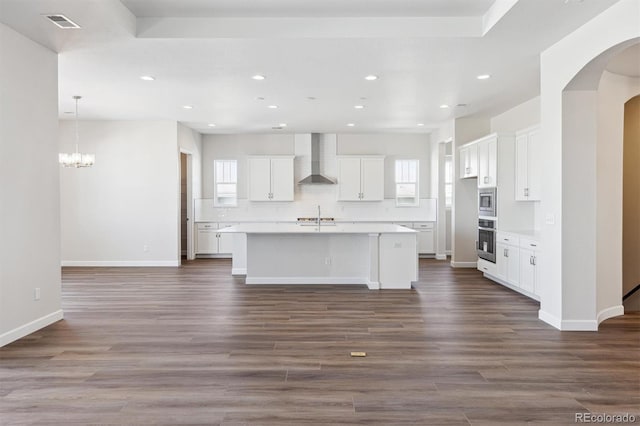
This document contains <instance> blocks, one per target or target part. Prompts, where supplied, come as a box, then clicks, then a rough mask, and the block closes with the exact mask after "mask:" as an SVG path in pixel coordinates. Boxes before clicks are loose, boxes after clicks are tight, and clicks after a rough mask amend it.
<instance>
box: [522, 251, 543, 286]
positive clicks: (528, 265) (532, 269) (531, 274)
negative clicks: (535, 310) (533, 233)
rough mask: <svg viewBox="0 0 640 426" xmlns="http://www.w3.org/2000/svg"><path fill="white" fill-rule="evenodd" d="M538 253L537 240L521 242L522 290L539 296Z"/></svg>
mask: <svg viewBox="0 0 640 426" xmlns="http://www.w3.org/2000/svg"><path fill="white" fill-rule="evenodd" d="M538 253H539V244H538V242H537V241H536V240H530V239H522V240H521V241H520V288H522V289H523V290H525V291H528V292H530V293H533V294H536V295H537V294H539V290H540V288H539V286H538V276H539V275H540V274H539V272H538Z"/></svg>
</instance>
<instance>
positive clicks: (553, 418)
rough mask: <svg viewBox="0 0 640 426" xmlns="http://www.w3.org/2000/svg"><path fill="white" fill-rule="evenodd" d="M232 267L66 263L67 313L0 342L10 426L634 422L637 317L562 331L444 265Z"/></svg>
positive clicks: (521, 302)
mask: <svg viewBox="0 0 640 426" xmlns="http://www.w3.org/2000/svg"><path fill="white" fill-rule="evenodd" d="M230 269H231V263H230V261H228V260H219V259H212V260H208V259H207V260H197V261H194V262H189V263H187V264H186V265H184V266H183V267H181V268H65V269H64V271H63V308H64V311H65V319H64V320H63V321H60V322H58V323H56V324H53V325H51V326H49V327H47V328H45V329H43V330H40V331H38V332H36V333H34V334H32V335H30V336H28V337H26V338H23V339H21V340H19V341H17V342H14V343H12V344H10V345H7V346H6V347H4V348H1V349H0V424H2V425H12V424H38V425H42V424H60V425H63V424H64V425H68V424H208V425H217V424H220V425H326V424H344V425H346V424H361V425H373V424H380V425H401V424H407V425H408V424H411V425H458V424H460V425H468V424H472V425H499V424H504V425H517V424H531V423H546V424H553V425H561V424H574V415H575V413H584V412H593V413H609V414H618V413H627V412H629V413H635V415H636V418H637V419H638V420H637V421H640V314H638V313H633V314H629V315H625V316H624V317H619V318H614V319H611V320H608V321H606V322H605V323H603V324H602V325H601V327H600V331H599V332H597V333H593V332H564V333H561V332H559V331H556V330H555V329H553V328H551V327H550V326H548V325H546V324H545V323H543V322H541V321H539V320H538V319H537V310H538V304H537V303H535V302H534V301H532V300H530V299H528V298H526V297H524V296H521V295H519V294H516V293H514V292H512V291H510V290H507V289H505V288H503V287H501V286H499V285H497V284H493V283H492V282H491V281H488V280H486V279H484V278H483V277H482V276H481V275H480V273H479V272H477V271H475V270H454V269H451V268H450V267H449V265H448V263H445V262H439V261H434V260H422V261H421V262H420V282H419V283H418V284H417V285H416V286H415V289H414V290H411V291H407V290H395V291H394V290H387V291H369V290H367V289H366V287H364V286H362V287H360V286H342V287H341V286H246V285H244V283H243V281H242V280H241V279H234V278H232V277H231V276H230ZM350 351H365V352H366V353H367V356H366V357H365V358H352V357H350V356H349V352H350Z"/></svg>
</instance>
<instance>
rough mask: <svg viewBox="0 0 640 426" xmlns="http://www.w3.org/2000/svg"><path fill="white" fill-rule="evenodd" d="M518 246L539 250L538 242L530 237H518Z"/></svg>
mask: <svg viewBox="0 0 640 426" xmlns="http://www.w3.org/2000/svg"><path fill="white" fill-rule="evenodd" d="M520 247H522V248H526V249H529V250H540V242H539V241H538V240H532V239H530V238H520Z"/></svg>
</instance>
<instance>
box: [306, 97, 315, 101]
mask: <svg viewBox="0 0 640 426" xmlns="http://www.w3.org/2000/svg"><path fill="white" fill-rule="evenodd" d="M307 99H309V100H310V101H315V100H316V97H315V96H307Z"/></svg>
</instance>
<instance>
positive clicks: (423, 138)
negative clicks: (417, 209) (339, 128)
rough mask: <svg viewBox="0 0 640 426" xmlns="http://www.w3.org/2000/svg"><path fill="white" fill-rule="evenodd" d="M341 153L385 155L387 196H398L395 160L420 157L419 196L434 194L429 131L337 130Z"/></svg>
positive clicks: (427, 196)
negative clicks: (422, 132)
mask: <svg viewBox="0 0 640 426" xmlns="http://www.w3.org/2000/svg"><path fill="white" fill-rule="evenodd" d="M337 154H338V155H359V154H362V155H384V156H385V158H384V177H385V178H384V197H385V198H394V197H395V160H397V159H417V160H419V161H420V182H419V188H420V198H429V197H431V137H430V135H429V134H353V133H348V134H338V135H337Z"/></svg>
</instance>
